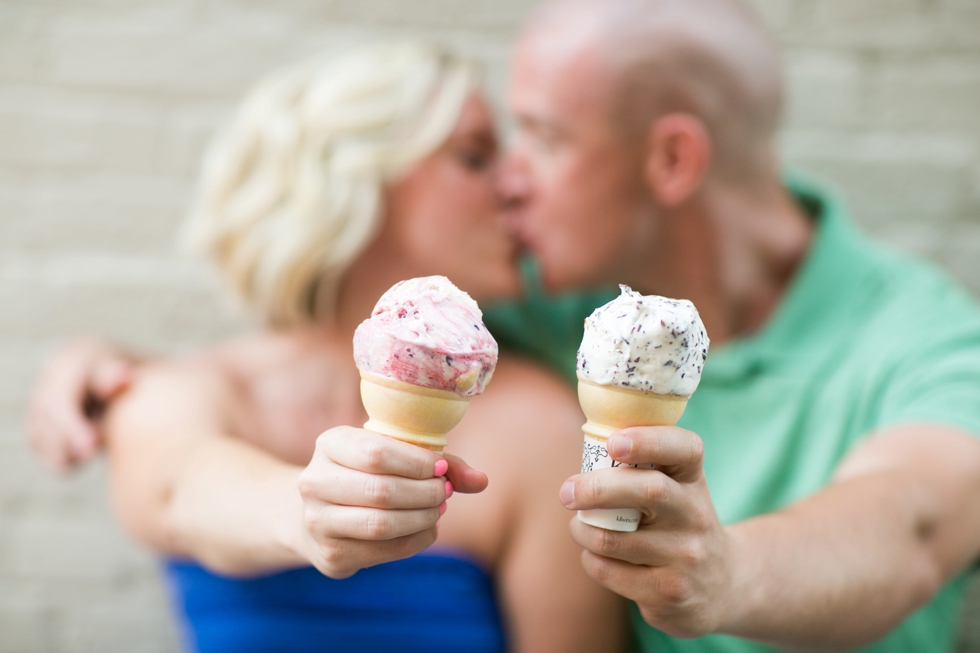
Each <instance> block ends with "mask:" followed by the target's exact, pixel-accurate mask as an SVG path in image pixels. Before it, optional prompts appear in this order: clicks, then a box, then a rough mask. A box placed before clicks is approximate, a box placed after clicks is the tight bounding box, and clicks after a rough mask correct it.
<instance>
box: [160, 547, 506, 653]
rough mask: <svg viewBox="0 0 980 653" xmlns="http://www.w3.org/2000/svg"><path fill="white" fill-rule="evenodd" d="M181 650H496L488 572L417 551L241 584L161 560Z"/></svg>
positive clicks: (499, 645) (499, 643)
mask: <svg viewBox="0 0 980 653" xmlns="http://www.w3.org/2000/svg"><path fill="white" fill-rule="evenodd" d="M165 571H166V576H167V579H168V581H169V584H170V589H171V593H172V595H173V598H174V602H175V604H176V607H177V610H178V613H179V616H180V617H181V618H182V619H181V621H182V623H181V627H182V631H183V632H182V634H183V637H184V642H185V646H186V648H187V650H188V651H196V652H197V653H307V652H311V651H324V652H328V651H329V652H330V653H346V652H348V651H350V652H354V651H356V652H358V653H371V652H372V651H383V652H385V653H388V652H390V651H399V652H400V653H414V652H416V651H418V652H419V653H422V652H423V651H424V652H425V653H438V652H440V651H446V652H450V651H453V652H456V651H467V652H468V653H502V652H503V651H504V650H505V649H506V640H505V635H504V629H503V625H502V622H501V618H500V613H499V611H498V609H497V603H496V600H495V597H494V591H493V584H492V582H491V579H490V577H489V576H488V575H487V573H486V572H485V571H484V570H483V569H482V568H481V567H479V566H478V565H476V564H474V563H473V562H472V561H470V560H468V559H466V558H464V557H459V556H455V555H452V554H451V553H445V552H440V553H428V552H427V553H422V554H420V555H417V556H414V557H412V558H408V559H407V560H398V561H396V562H390V563H387V564H383V565H378V566H376V567H371V568H369V569H362V570H361V571H359V572H357V573H356V574H354V575H353V576H351V577H350V578H346V579H344V580H333V579H331V578H327V577H326V576H324V575H322V574H321V573H320V572H318V571H317V570H316V569H314V568H312V567H307V568H303V569H295V570H292V571H286V572H282V573H277V574H272V575H270V576H262V577H259V578H254V579H249V580H240V579H232V578H226V577H223V576H218V575H216V574H213V573H211V572H209V571H207V570H206V569H204V568H202V567H200V566H199V565H197V564H194V563H191V562H186V561H176V560H171V561H167V562H166V563H165Z"/></svg>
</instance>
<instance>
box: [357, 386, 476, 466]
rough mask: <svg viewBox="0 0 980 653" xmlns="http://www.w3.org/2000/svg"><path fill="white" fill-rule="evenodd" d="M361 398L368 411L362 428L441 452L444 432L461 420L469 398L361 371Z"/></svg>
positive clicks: (443, 444)
mask: <svg viewBox="0 0 980 653" xmlns="http://www.w3.org/2000/svg"><path fill="white" fill-rule="evenodd" d="M361 401H362V402H363V403H364V409H365V410H366V411H367V414H368V417H369V418H370V419H368V421H367V422H366V423H365V424H364V428H366V429H367V430H369V431H374V432H375V433H380V434H381V435H387V436H390V437H393V438H395V439H397V440H401V441H403V442H408V443H410V444H414V445H416V446H419V447H424V448H426V449H431V450H432V451H437V452H440V453H441V452H442V450H443V448H444V447H445V446H446V445H448V444H449V440H448V439H447V438H446V434H447V433H449V431H450V430H451V429H452V428H453V427H454V426H456V425H457V424H458V423H459V420H461V419H463V415H464V414H465V413H466V408H467V406H469V403H470V400H469V398H468V397H460V396H459V395H458V394H456V393H455V392H450V391H448V390H436V389H434V388H423V387H422V386H418V385H412V384H411V383H404V382H402V381H395V380H394V379H389V378H387V377H383V376H378V375H377V374H370V373H368V372H364V371H363V370H362V371H361Z"/></svg>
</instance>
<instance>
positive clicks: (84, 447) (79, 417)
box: [25, 338, 141, 472]
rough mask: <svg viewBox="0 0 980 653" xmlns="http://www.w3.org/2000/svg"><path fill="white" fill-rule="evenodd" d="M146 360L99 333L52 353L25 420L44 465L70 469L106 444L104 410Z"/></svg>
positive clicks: (31, 439) (124, 388)
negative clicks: (102, 419)
mask: <svg viewBox="0 0 980 653" xmlns="http://www.w3.org/2000/svg"><path fill="white" fill-rule="evenodd" d="M140 362H141V360H140V357H139V356H137V355H136V354H133V353H131V352H129V351H127V350H125V349H124V348H122V347H121V346H119V345H116V344H114V343H110V342H105V341H102V340H99V339H97V338H78V339H76V340H73V341H71V342H69V343H66V344H65V345H62V346H61V347H60V348H58V350H57V351H55V352H54V354H52V355H51V357H50V359H49V360H48V361H46V362H45V364H44V367H43V368H42V369H41V371H40V373H39V374H38V378H37V380H36V381H35V382H34V387H33V388H32V389H31V396H30V401H29V404H28V410H27V420H26V425H25V426H26V429H25V432H26V434H27V438H28V441H29V442H30V444H31V448H32V449H33V450H34V453H35V454H36V455H37V457H38V459H39V460H40V461H41V462H42V463H44V465H46V466H47V467H49V468H51V469H53V470H55V471H58V472H64V471H68V470H71V469H74V468H75V467H77V466H78V465H81V464H82V463H84V462H86V461H88V460H89V459H90V458H92V457H93V456H95V454H97V453H98V452H99V451H100V450H101V449H102V422H101V418H102V415H103V413H104V412H105V410H106V408H107V407H108V406H109V404H110V403H111V402H112V400H113V399H115V398H116V397H117V396H119V395H120V394H121V393H122V392H124V391H125V390H126V388H127V387H128V386H129V383H130V381H131V380H132V376H133V374H134V372H135V369H136V367H137V366H138V365H139V364H140Z"/></svg>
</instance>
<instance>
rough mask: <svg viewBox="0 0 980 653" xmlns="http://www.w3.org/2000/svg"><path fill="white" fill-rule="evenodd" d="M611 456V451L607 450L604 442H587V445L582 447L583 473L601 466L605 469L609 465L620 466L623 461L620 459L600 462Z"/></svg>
mask: <svg viewBox="0 0 980 653" xmlns="http://www.w3.org/2000/svg"><path fill="white" fill-rule="evenodd" d="M604 458H605V459H608V458H609V453H608V452H607V451H606V445H605V444H604V443H603V444H592V443H591V442H586V443H585V446H584V447H583V448H582V473H583V474H585V473H586V472H591V471H592V470H594V469H596V468H599V469H605V468H607V467H619V466H620V465H622V464H623V463H621V462H618V461H615V460H613V461H611V462H610V463H604V464H601V465H600V464H599V461H600V460H603V459H604Z"/></svg>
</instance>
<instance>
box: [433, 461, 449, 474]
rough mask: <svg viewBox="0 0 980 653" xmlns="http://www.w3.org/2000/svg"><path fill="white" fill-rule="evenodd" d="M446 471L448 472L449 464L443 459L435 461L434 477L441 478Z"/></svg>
mask: <svg viewBox="0 0 980 653" xmlns="http://www.w3.org/2000/svg"><path fill="white" fill-rule="evenodd" d="M448 471H449V463H447V462H446V460H445V458H440V459H439V460H437V461H436V469H435V475H436V476H443V475H445V473H446V472H448Z"/></svg>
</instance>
